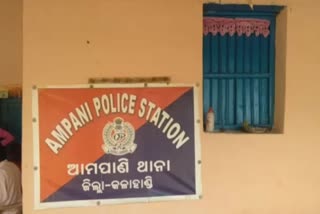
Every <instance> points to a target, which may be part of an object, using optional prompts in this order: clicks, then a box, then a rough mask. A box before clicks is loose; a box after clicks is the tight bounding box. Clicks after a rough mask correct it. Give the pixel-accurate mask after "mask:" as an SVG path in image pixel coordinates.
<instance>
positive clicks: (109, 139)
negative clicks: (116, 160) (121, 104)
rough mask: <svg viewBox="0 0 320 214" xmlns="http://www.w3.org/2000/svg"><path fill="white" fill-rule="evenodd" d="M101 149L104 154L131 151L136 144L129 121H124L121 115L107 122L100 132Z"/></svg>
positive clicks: (118, 153) (122, 153)
mask: <svg viewBox="0 0 320 214" xmlns="http://www.w3.org/2000/svg"><path fill="white" fill-rule="evenodd" d="M102 136H103V142H104V144H103V145H102V149H103V151H104V152H105V153H106V154H113V155H118V156H120V155H125V154H128V153H133V152H134V151H135V150H136V148H137V144H135V143H134V142H133V141H134V138H135V130H134V128H133V126H132V125H131V124H130V123H129V122H124V120H123V119H122V118H121V117H117V118H115V119H114V120H113V123H111V122H109V123H107V124H106V125H105V126H104V128H103V132H102Z"/></svg>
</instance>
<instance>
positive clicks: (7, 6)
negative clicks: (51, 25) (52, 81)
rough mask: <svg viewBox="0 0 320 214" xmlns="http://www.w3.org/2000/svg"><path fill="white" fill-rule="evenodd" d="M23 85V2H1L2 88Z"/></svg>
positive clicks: (0, 77) (0, 49) (0, 78)
mask: <svg viewBox="0 0 320 214" xmlns="http://www.w3.org/2000/svg"><path fill="white" fill-rule="evenodd" d="M8 84H10V85H11V84H22V0H0V86H1V85H8Z"/></svg>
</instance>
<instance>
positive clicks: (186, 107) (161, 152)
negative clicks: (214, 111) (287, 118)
mask: <svg viewBox="0 0 320 214" xmlns="http://www.w3.org/2000/svg"><path fill="white" fill-rule="evenodd" d="M197 99H198V98H197V90H196V87H193V86H178V85H173V86H163V85H154V86H152V85H148V86H147V87H146V86H145V85H144V84H140V85H139V84H134V85H131V86H128V85H120V84H118V85H108V86H106V85H105V86H103V85H90V87H89V86H81V87H80V86H67V87H51V88H37V87H34V89H33V129H34V154H35V158H34V173H35V207H36V209H41V208H51V207H70V206H90V205H102V204H110V203H128V202H144V201H145V202H147V201H148V202H149V201H156V200H174V199H197V198H199V197H200V195H201V192H200V191H201V182H200V164H201V160H200V145H199V125H200V124H199V117H198V109H197V105H198V103H197Z"/></svg>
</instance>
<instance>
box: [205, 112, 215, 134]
mask: <svg viewBox="0 0 320 214" xmlns="http://www.w3.org/2000/svg"><path fill="white" fill-rule="evenodd" d="M213 131H214V111H213V108H212V107H210V108H209V110H208V112H207V115H206V132H213Z"/></svg>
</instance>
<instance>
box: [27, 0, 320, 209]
mask: <svg viewBox="0 0 320 214" xmlns="http://www.w3.org/2000/svg"><path fill="white" fill-rule="evenodd" d="M226 2H227V1H223V3H226ZM228 2H233V3H238V2H243V1H228ZM254 2H256V3H264V4H270V3H273V4H285V5H288V9H287V16H288V17H287V20H288V22H287V44H286V45H283V46H282V47H283V48H285V49H286V51H287V56H286V62H282V64H283V65H280V67H281V68H283V69H286V74H285V76H286V82H285V83H283V85H282V87H283V90H284V91H285V97H286V99H285V101H284V102H283V106H285V107H284V110H285V117H284V118H283V120H284V134H274V135H273V134H270V135H249V134H205V133H201V143H202V160H203V168H202V170H203V174H202V176H203V179H202V181H203V192H204V195H203V199H202V200H198V201H175V202H161V203H160V202H159V203H149V204H129V205H112V206H101V207H97V208H94V207H90V208H68V209H52V210H44V211H34V210H33V193H34V192H33V170H32V167H33V164H32V161H33V159H32V154H33V150H32V140H33V138H32V123H31V87H32V85H34V84H36V85H56V84H73V83H86V82H87V79H88V78H89V77H100V76H104V77H105V76H128V75H132V76H146V75H147V76H149V75H168V76H171V77H172V80H173V82H186V83H193V82H199V83H201V79H202V33H201V32H202V1H201V0H161V1H150V0H149V1H148V0H123V1H119V0H109V1H103V0H95V1H92V0H68V1H65V0H46V1H44V0H25V1H24V15H23V21H24V27H23V33H24V40H23V41H24V46H23V47H24V49H23V57H24V62H23V69H24V70H23V71H24V72H23V85H24V86H23V87H24V97H23V98H24V107H23V127H24V128H23V185H24V213H25V214H31V213H39V214H53V213H61V214H70V213H71V214H87V213H101V214H102V213H110V214H116V213H142V214H144V213H154V214H160V213H185V214H189V213H190V214H191V213H203V214H204V213H223V214H256V213H259V214H270V213H272V214H276V213H279V214H280V213H281V214H295V213H296V214H300V213H307V214H318V213H319V212H320V170H319V162H320V156H319V152H320V143H319V142H320V134H319V131H320V129H319V128H320V125H319V121H320V111H319V109H320V99H319V95H318V94H317V93H319V91H320V84H318V80H319V79H320V73H319V70H320V64H319V61H320V60H319V59H320V57H319V52H318V50H319V49H320V43H318V42H317V41H318V38H319V36H320V29H319V28H318V27H317V26H318V22H319V21H320V15H319V12H318V9H319V8H320V2H319V1H315V0H304V1H301V0H287V1H280V0H278V1H276V0H274V1H271V0H269V1H268V0H265V1H258V0H257V1H254ZM87 41H90V44H87ZM283 53H285V52H283ZM280 63H281V62H280ZM278 84H280V83H278ZM280 85H281V84H280ZM200 103H201V102H200ZM200 109H201V108H200Z"/></svg>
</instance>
